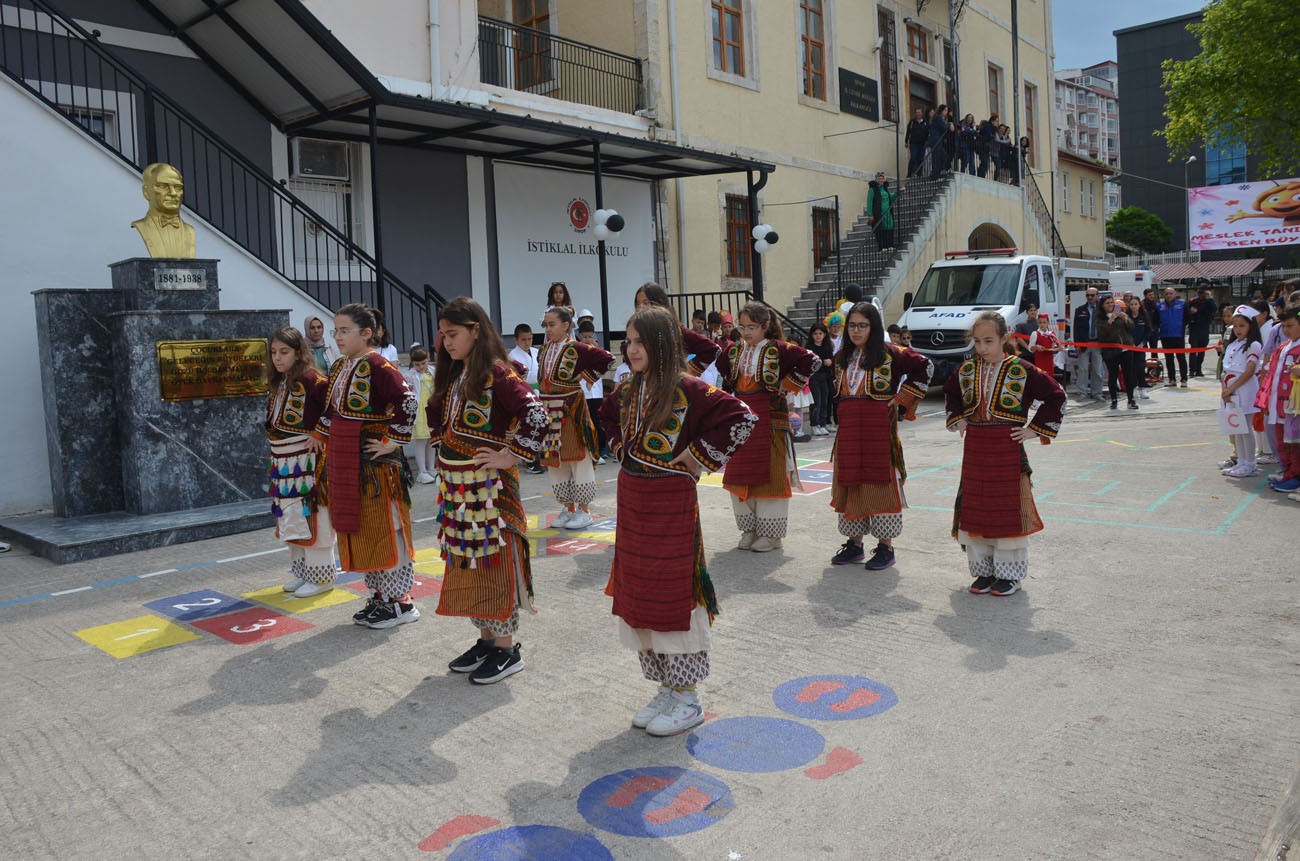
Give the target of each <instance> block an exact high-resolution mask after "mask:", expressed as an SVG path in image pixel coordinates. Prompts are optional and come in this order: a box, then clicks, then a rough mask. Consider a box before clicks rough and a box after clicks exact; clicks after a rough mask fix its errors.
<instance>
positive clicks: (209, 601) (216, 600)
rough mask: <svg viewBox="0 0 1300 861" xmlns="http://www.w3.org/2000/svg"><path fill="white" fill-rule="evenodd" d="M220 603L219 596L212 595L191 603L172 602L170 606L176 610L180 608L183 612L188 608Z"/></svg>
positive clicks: (212, 605)
mask: <svg viewBox="0 0 1300 861" xmlns="http://www.w3.org/2000/svg"><path fill="white" fill-rule="evenodd" d="M220 603H221V599H220V598H217V597H212V598H204V599H202V600H200V601H195V602H194V603H192V604H172V606H173V607H175V608H176V609H177V610H180V611H181V612H182V613H185V612H187V611H189V610H197V609H198V608H199V607H214V606H216V605H217V604H220Z"/></svg>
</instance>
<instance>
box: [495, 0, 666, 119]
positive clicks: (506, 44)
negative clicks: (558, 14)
mask: <svg viewBox="0 0 1300 861" xmlns="http://www.w3.org/2000/svg"><path fill="white" fill-rule="evenodd" d="M478 53H479V77H480V79H481V80H482V81H483V83H485V84H494V85H496V86H498V87H507V88H509V89H512V90H522V91H525V92H529V93H538V94H540V95H544V96H550V97H551V98H554V99H563V100H565V101H567V102H577V103H579V104H583V105H591V106H592V107H596V108H609V109H610V110H614V111H622V112H623V113H625V114H630V113H633V112H635V111H636V110H638V109H639V108H641V107H642V102H641V61H640V60H638V59H637V58H636V57H628V56H625V55H623V54H616V53H614V52H613V51H607V50H605V49H604V48H597V47H596V46H595V45H588V44H586V43H584V42H575V41H574V40H572V39H565V38H564V37H563V36H556V35H554V34H552V33H548V32H546V31H545V30H534V29H533V28H531V27H521V26H519V25H518V24H511V23H510V22H508V21H498V20H496V19H495V18H485V17H483V16H482V15H480V16H479V19H478Z"/></svg>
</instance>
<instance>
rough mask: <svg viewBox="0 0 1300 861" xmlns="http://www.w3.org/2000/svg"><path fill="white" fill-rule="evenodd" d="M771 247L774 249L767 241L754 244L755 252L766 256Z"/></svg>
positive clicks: (763, 240) (761, 240) (762, 240)
mask: <svg viewBox="0 0 1300 861" xmlns="http://www.w3.org/2000/svg"><path fill="white" fill-rule="evenodd" d="M771 247H772V246H771V245H768V243H767V240H766V239H760V240H758V241H757V242H755V243H754V250H755V251H757V252H758V253H759V254H766V253H767V251H768V249H769V248H771Z"/></svg>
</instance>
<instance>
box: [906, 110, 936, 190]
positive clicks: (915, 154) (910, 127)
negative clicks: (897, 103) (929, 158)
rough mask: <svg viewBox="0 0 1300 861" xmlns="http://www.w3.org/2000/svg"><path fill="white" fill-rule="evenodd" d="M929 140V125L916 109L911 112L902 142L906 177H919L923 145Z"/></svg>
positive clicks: (923, 156)
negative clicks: (905, 162) (904, 151)
mask: <svg viewBox="0 0 1300 861" xmlns="http://www.w3.org/2000/svg"><path fill="white" fill-rule="evenodd" d="M929 139H930V124H929V123H927V122H926V121H925V115H924V114H923V113H922V112H921V109H920V108H917V109H916V110H915V111H913V112H912V121H911V122H910V123H908V124H907V133H906V134H905V135H904V140H905V141H907V152H908V156H907V175H908V177H913V176H920V175H921V164H922V163H923V162H924V161H925V144H926V142H927V141H928V140H929Z"/></svg>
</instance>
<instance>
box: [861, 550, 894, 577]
mask: <svg viewBox="0 0 1300 861" xmlns="http://www.w3.org/2000/svg"><path fill="white" fill-rule="evenodd" d="M893 564H894V548H892V547H890V546H888V545H886V544H877V545H876V552H875V553H872V554H871V558H870V559H868V560H867V570H868V571H884V570H885V569H886V568H888V567H889V566H890V565H893Z"/></svg>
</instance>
